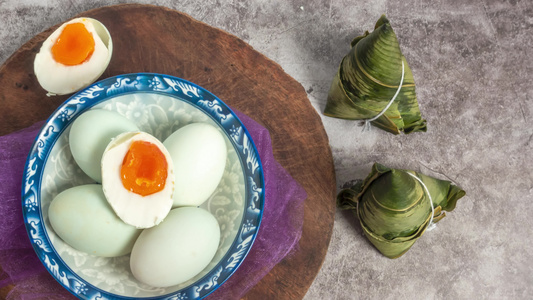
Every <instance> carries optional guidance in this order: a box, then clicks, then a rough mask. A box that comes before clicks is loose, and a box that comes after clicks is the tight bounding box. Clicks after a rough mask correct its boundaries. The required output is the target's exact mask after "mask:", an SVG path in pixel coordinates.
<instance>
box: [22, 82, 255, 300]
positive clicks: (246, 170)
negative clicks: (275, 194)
mask: <svg viewBox="0 0 533 300" xmlns="http://www.w3.org/2000/svg"><path fill="white" fill-rule="evenodd" d="M91 109H107V110H112V111H116V112H118V113H119V114H121V115H123V116H125V117H126V118H128V119H130V120H132V121H133V122H135V123H136V124H137V125H138V127H139V128H140V129H141V130H142V131H145V132H148V133H150V134H152V135H154V136H155V137H157V138H159V139H160V140H164V139H165V138H166V137H167V136H169V135H170V134H171V133H172V132H174V131H176V130H177V129H179V128H180V127H182V126H185V125H187V124H190V123H194V122H204V123H209V124H212V125H214V126H216V127H218V128H219V129H220V130H221V132H223V133H224V136H225V139H226V145H227V149H228V159H227V162H226V169H225V172H224V177H223V178H222V181H221V182H220V184H219V186H218V188H217V190H216V191H215V192H214V194H213V195H212V196H211V197H210V198H209V200H208V201H206V202H205V203H204V204H202V206H201V207H203V208H205V209H207V210H208V211H210V212H211V213H212V214H213V215H214V216H215V217H216V219H217V220H218V222H219V225H220V228H221V241H220V244H219V247H218V250H217V252H216V255H215V257H214V258H213V260H212V261H211V263H210V264H209V265H208V266H207V267H206V268H205V269H204V270H203V271H202V272H201V273H200V274H198V275H197V276H196V277H194V278H192V279H191V280H189V281H187V282H185V283H183V284H179V285H176V286H173V287H168V288H154V287H150V286H147V285H145V284H142V283H140V282H138V281H137V280H136V279H135V278H134V277H133V276H132V274H131V272H130V269H129V256H128V255H126V256H122V257H116V258H103V257H96V256H92V255H89V254H86V253H83V252H80V251H77V250H75V249H73V248H72V247H70V246H69V245H67V244H65V243H64V242H63V241H62V240H61V239H60V238H59V237H58V236H57V235H56V234H55V233H54V231H53V229H52V228H51V226H50V223H49V220H48V207H49V205H50V202H51V201H52V199H54V197H55V196H56V195H57V194H59V193H60V192H62V191H64V190H65V189H67V188H70V187H73V186H78V185H82V184H86V183H91V182H92V180H91V179H90V178H89V177H88V176H87V175H85V173H84V172H82V171H81V169H80V168H79V167H78V166H77V164H76V163H75V161H74V159H73V158H72V154H71V152H70V148H69V143H68V136H69V134H68V133H69V131H70V127H71V124H72V122H73V121H74V120H75V119H76V118H77V117H79V116H80V115H81V114H83V113H84V112H86V111H88V110H91ZM263 204H264V180H263V170H262V166H261V161H260V159H259V155H258V153H257V149H256V148H255V145H254V143H253V141H252V138H251V137H250V134H249V133H248V131H247V130H246V128H245V127H244V125H243V124H242V123H241V121H240V120H239V119H238V118H237V116H236V115H235V114H234V113H233V112H232V111H231V110H230V109H229V108H228V106H226V104H224V103H223V102H222V101H221V100H220V99H218V98H217V97H216V96H214V95H213V94H211V93H210V92H208V91H207V90H205V89H203V88H202V87H200V86H197V85H195V84H193V83H190V82H188V81H185V80H183V79H180V78H176V77H172V76H168V75H162V74H151V73H138V74H127V75H120V76H116V77H111V78H108V79H105V80H102V81H100V82H97V83H95V84H93V85H91V86H89V87H87V88H85V89H84V90H82V91H80V92H78V93H77V94H75V95H73V96H72V97H70V98H69V99H68V100H67V101H65V103H63V104H62V105H61V106H60V107H59V108H58V109H57V110H56V111H55V112H54V113H53V114H52V116H51V117H50V118H49V119H48V120H47V122H46V123H45V125H44V126H43V128H42V130H41V132H40V133H39V135H38V136H37V138H36V140H35V142H34V144H33V146H32V149H31V151H30V154H29V156H28V160H27V162H26V166H25V170H24V179H23V186H22V205H23V215H24V222H25V225H26V229H27V232H28V234H29V237H30V241H31V243H32V244H33V247H34V249H35V251H36V252H37V255H38V256H39V258H40V260H41V261H42V263H43V264H44V266H45V267H46V268H47V269H48V271H49V272H50V273H51V274H52V276H53V277H54V278H55V279H56V280H57V281H58V282H59V283H60V284H61V285H63V286H64V287H65V288H66V289H67V290H69V291H70V292H71V293H73V294H74V295H76V296H77V297H79V298H81V299H129V298H143V297H147V298H151V299H168V300H170V299H172V300H177V299H197V298H203V297H205V296H206V295H208V294H209V293H211V292H213V291H214V290H215V289H217V288H218V287H219V286H220V285H221V284H222V283H223V282H224V281H225V280H226V279H228V278H229V277H230V276H231V275H232V274H233V273H234V272H235V270H236V269H237V268H238V267H239V266H240V264H241V263H242V261H243V260H244V258H245V256H246V254H247V253H248V251H249V250H250V248H251V246H252V243H253V241H254V239H255V237H256V235H257V231H258V229H259V224H260V222H261V217H262V212H263Z"/></svg>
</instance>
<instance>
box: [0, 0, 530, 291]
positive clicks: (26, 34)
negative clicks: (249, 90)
mask: <svg viewBox="0 0 533 300" xmlns="http://www.w3.org/2000/svg"><path fill="white" fill-rule="evenodd" d="M123 2H130V1H92V2H88V1H81V0H73V1H63V0H46V1H30V0H23V1H17V0H0V41H2V42H1V44H0V63H3V62H4V61H5V60H6V59H7V58H8V57H9V56H10V55H11V54H12V53H13V52H14V51H15V50H16V49H18V48H19V47H20V46H21V45H22V44H23V43H25V42H26V41H27V40H29V39H30V38H31V37H32V36H33V35H35V34H37V33H38V32H40V31H42V30H44V29H46V28H48V27H50V26H52V25H54V24H56V23H59V22H62V21H64V20H66V19H67V18H70V17H71V16H74V15H76V14H78V13H80V12H83V11H85V10H87V9H91V8H95V7H100V6H104V5H109V4H116V3H123ZM141 2H143V3H152V4H159V5H164V6H168V7H171V8H174V9H177V10H180V11H183V12H185V13H188V14H189V15H191V16H192V17H194V18H196V19H199V20H202V21H204V22H206V23H208V24H210V25H213V26H216V27H219V28H221V29H224V30H226V31H228V32H230V33H233V34H235V35H237V36H238V37H240V38H242V39H243V40H244V41H246V42H248V43H249V44H251V45H252V46H253V47H254V48H255V49H256V50H258V51H260V52H261V53H263V54H265V55H266V56H267V57H269V58H271V59H273V60H274V61H276V62H277V63H279V64H280V65H281V66H282V67H283V68H284V70H285V71H286V72H287V73H288V74H290V75H291V76H293V77H294V78H295V79H296V80H298V81H299V82H301V84H302V85H303V86H304V88H305V89H306V90H307V93H308V96H309V100H310V102H311V103H312V105H313V106H314V107H315V108H316V110H317V111H318V112H319V113H320V114H321V115H322V111H323V108H324V106H325V100H326V95H327V91H328V89H329V85H330V82H331V79H332V77H333V75H334V74H335V72H336V69H337V66H338V64H339V62H340V60H341V58H342V57H343V56H344V55H345V54H346V53H347V51H348V50H349V42H350V41H351V39H352V38H353V37H355V36H357V35H360V34H362V33H363V32H364V31H365V30H370V29H372V28H373V26H374V23H375V22H376V20H377V19H378V18H379V16H380V15H381V14H383V13H385V14H386V15H387V16H388V17H389V19H390V20H391V23H392V25H393V27H394V29H395V31H396V33H397V35H398V38H399V41H400V45H401V48H402V50H403V52H404V55H405V56H406V58H407V60H408V61H409V63H410V66H411V69H412V70H413V73H414V77H415V81H416V84H417V94H418V99H419V102H420V108H421V111H422V114H423V116H424V117H425V118H426V119H427V121H428V132H427V133H416V134H412V135H403V136H394V135H391V134H388V133H385V132H383V131H379V130H373V131H371V132H366V133H362V132H361V127H359V125H358V122H351V121H343V120H337V119H331V118H327V117H323V116H322V119H323V123H324V126H325V128H326V130H327V132H328V135H329V139H330V143H331V148H332V151H333V156H334V161H335V167H336V174H337V185H338V188H340V187H342V186H345V185H347V184H348V183H349V182H350V181H352V180H354V179H362V178H364V177H365V176H366V174H367V173H368V172H369V170H370V166H371V165H372V163H373V162H376V161H377V162H381V163H383V164H386V165H389V166H392V167H398V168H410V169H415V170H418V171H421V172H423V173H426V174H427V175H433V176H436V177H439V178H443V179H450V180H452V181H454V182H455V183H457V184H458V185H460V186H462V187H463V188H464V189H465V190H466V191H467V196H466V197H465V198H463V199H461V200H460V201H459V203H458V205H457V208H456V210H455V211H453V212H452V213H450V214H448V216H447V217H446V218H445V219H444V220H443V221H441V222H440V223H439V225H438V227H437V229H435V230H433V231H431V232H429V233H427V234H425V235H424V236H423V237H422V238H421V239H420V240H419V241H418V242H417V243H416V244H415V246H414V247H413V248H412V249H411V250H410V251H409V252H408V253H407V254H406V255H405V256H403V257H401V258H399V259H397V260H389V259H387V258H385V257H383V256H381V255H380V254H379V253H378V252H377V251H376V250H375V249H374V248H373V247H372V246H371V245H370V244H369V242H367V240H366V239H365V237H364V236H362V231H361V228H360V227H359V225H358V223H357V220H355V219H354V218H353V217H352V215H351V214H350V213H346V212H341V211H337V213H336V216H335V226H334V232H333V236H332V240H331V244H330V247H329V250H328V254H327V256H326V259H325V262H324V265H323V267H322V269H321V271H320V273H319V274H318V276H317V278H316V280H315V281H314V283H313V284H312V286H311V288H310V289H309V291H308V293H307V295H306V297H305V299H309V300H310V299H532V298H533V287H532V284H533V243H532V242H531V241H530V240H529V238H530V237H531V236H533V221H532V220H533V218H532V217H531V212H530V208H531V205H532V203H533V168H532V167H531V160H532V158H533V126H532V118H533V100H532V98H533V88H532V84H531V77H532V75H533V59H532V58H531V56H533V51H532V50H531V48H532V47H533V2H531V0H521V1H520V0H508V1H497V0H477V1H468V0H438V1H420V0H416V1H400V0H390V1H385V0H379V1H346V0H331V1H324V0H312V1H303V0H290V1H283V0H277V1H268V2H266V1H261V0H230V1H214V0H206V1H197V2H195V1H141ZM302 267H305V266H302Z"/></svg>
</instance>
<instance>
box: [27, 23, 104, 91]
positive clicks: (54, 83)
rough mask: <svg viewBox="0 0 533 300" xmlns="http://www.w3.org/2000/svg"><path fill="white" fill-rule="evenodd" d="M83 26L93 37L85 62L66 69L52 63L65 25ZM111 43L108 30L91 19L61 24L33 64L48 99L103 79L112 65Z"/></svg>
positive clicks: (44, 43) (61, 65) (46, 41)
mask: <svg viewBox="0 0 533 300" xmlns="http://www.w3.org/2000/svg"><path fill="white" fill-rule="evenodd" d="M71 23H82V24H84V25H85V27H86V28H87V30H88V31H89V32H90V33H92V35H93V39H94V42H95V49H94V52H93V53H92V55H91V57H89V59H87V61H85V62H83V63H82V64H79V65H74V66H66V65H63V64H61V63H59V62H57V61H55V60H54V58H53V56H52V53H51V49H52V46H53V45H54V44H55V42H56V41H57V39H58V38H59V36H60V35H61V32H62V31H63V29H64V28H65V26H66V25H67V24H71ZM112 53H113V41H112V39H111V35H110V34H109V31H108V30H107V28H106V27H105V26H104V25H103V24H102V23H101V22H99V21H98V20H95V19H92V18H76V19H73V20H70V21H68V22H65V23H63V24H62V25H61V26H60V27H59V28H58V29H56V30H55V31H54V32H53V33H52V34H51V35H50V36H49V37H48V38H47V39H46V40H45V41H44V42H43V44H42V46H41V48H40V50H39V53H37V55H36V56H35V60H34V67H33V68H34V73H35V76H36V77H37V80H38V81H39V84H40V85H41V86H42V87H43V88H44V89H45V90H46V91H48V93H47V95H48V96H52V95H64V94H70V93H73V92H75V91H78V90H80V89H82V88H84V87H86V86H88V85H89V84H91V83H93V82H94V81H96V79H98V77H100V75H102V74H103V73H104V71H105V69H106V68H107V66H108V65H109V62H110V61H111V56H112Z"/></svg>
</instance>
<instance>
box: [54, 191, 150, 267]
mask: <svg viewBox="0 0 533 300" xmlns="http://www.w3.org/2000/svg"><path fill="white" fill-rule="evenodd" d="M48 216H49V220H50V224H51V225H52V228H53V229H54V231H55V233H56V234H57V235H58V236H59V237H60V238H61V239H62V240H63V241H64V242H65V243H67V244H68V245H70V246H71V247H73V248H75V249H78V250H80V251H83V252H86V253H88V254H92V255H96V256H103V257H116V256H121V255H125V254H128V253H130V252H131V249H132V248H133V245H134V243H135V240H136V239H137V238H138V237H139V235H140V234H141V232H142V230H139V229H136V228H135V227H133V226H130V225H127V224H125V223H124V222H122V220H120V219H119V218H118V217H117V216H116V215H115V213H114V212H113V209H112V208H111V206H110V205H109V204H108V203H107V201H106V199H105V197H104V193H103V191H102V186H101V185H99V184H87V185H80V186H76V187H73V188H70V189H67V190H65V191H63V192H61V193H60V194H59V195H57V196H56V197H55V198H54V200H52V202H51V203H50V207H49V209H48Z"/></svg>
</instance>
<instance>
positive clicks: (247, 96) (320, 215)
mask: <svg viewBox="0 0 533 300" xmlns="http://www.w3.org/2000/svg"><path fill="white" fill-rule="evenodd" d="M83 16H87V17H92V18H95V19H98V20H99V21H101V22H102V23H103V24H105V25H106V27H107V28H108V30H109V32H110V33H111V36H112V38H113V44H114V53H113V57H112V59H111V63H110V65H109V67H108V69H107V70H106V71H105V73H104V74H103V75H102V77H101V78H105V77H109V76H114V75H119V74H124V73H136V72H156V73H164V74H169V75H173V76H177V77H181V78H184V79H186V80H189V81H192V82H194V83H196V84H198V85H200V86H202V87H204V88H206V89H207V90H209V91H211V92H212V93H214V94H215V95H217V96H218V97H219V98H220V99H222V100H223V101H224V102H226V103H227V104H228V105H230V106H231V107H233V108H235V109H237V110H239V111H241V112H243V113H245V114H247V115H248V116H250V117H251V118H253V119H255V120H256V121H258V122H259V123H261V124H262V125H263V126H265V127H266V128H267V129H268V130H269V132H270V134H271V138H272V145H273V150H274V157H275V158H276V160H277V161H278V162H279V163H280V164H281V165H282V166H283V167H284V168H285V169H286V170H287V171H288V172H289V173H290V174H291V175H292V176H293V178H294V179H296V180H297V181H298V182H299V183H300V184H301V185H302V186H303V187H304V188H305V190H306V192H307V194H308V198H307V199H306V201H305V205H304V206H305V208H304V227H303V234H302V238H301V240H300V243H299V248H298V251H296V252H295V253H293V254H292V255H290V256H289V257H286V258H285V259H284V260H283V261H282V262H281V263H280V264H278V265H277V266H276V267H275V268H274V269H273V270H272V271H271V272H270V273H269V274H268V275H267V276H265V277H264V278H263V279H262V280H261V281H260V282H259V284H258V285H257V286H255V287H254V288H253V289H252V290H251V291H250V292H249V293H248V294H247V295H246V297H245V298H246V299H301V298H303V296H304V295H305V293H306V291H307V289H308V288H309V286H310V285H311V283H312V281H313V280H314V278H315V276H316V275H317V273H318V271H319V270H320V267H321V265H322V263H323V260H324V257H325V255H326V251H327V248H328V245H329V241H330V238H331V234H332V228H333V220H334V212H335V193H336V186H335V171H334V166H333V159H332V155H331V150H330V147H329V143H328V138H327V135H326V132H325V130H324V128H323V126H322V123H321V120H320V117H319V116H318V114H317V113H316V111H315V109H314V108H313V107H312V106H311V105H310V103H309V100H308V98H307V94H306V92H305V90H304V88H303V87H302V86H301V85H300V84H299V83H298V82H297V81H296V80H294V79H293V78H291V77H290V76H289V75H287V74H286V73H285V72H284V71H283V70H282V68H281V67H280V66H279V65H278V64H276V63H275V62H273V61H271V60H269V59H268V58H266V57H265V56H263V55H262V54H260V53H259V52H257V51H255V50H254V49H253V48H252V47H251V46H249V45H248V44H246V43H245V42H243V41H242V40H240V39H239V38H237V37H235V36H233V35H231V34H228V33H227V32H224V31H222V30H219V29H216V28H213V27H210V26H208V25H206V24H204V23H202V22H199V21H196V20H194V19H192V18H191V17H189V16H187V15H185V14H183V13H180V12H177V11H174V10H170V9H166V8H163V7H157V6H149V5H137V4H125V5H117V6H110V7H104V8H99V9H95V10H91V11H88V12H86V13H83ZM57 27H58V25H57V26H54V27H52V28H50V29H48V30H47V31H45V32H42V33H40V34H38V35H37V36H35V37H34V38H33V39H32V40H31V41H29V42H28V43H26V44H25V45H24V46H23V47H21V48H20V49H19V50H18V51H17V52H16V53H15V54H13V55H12V56H11V57H10V58H9V59H8V60H7V61H6V63H5V64H4V65H3V66H2V67H1V68H0V108H1V114H2V118H1V119H0V135H4V134H7V133H10V132H13V131H16V130H18V129H22V128H25V127H27V126H29V125H31V124H33V123H34V122H36V121H39V120H43V119H46V118H47V117H48V116H49V115H50V114H51V113H52V112H53V111H54V110H55V109H56V108H57V106H58V105H59V104H61V103H62V102H63V101H65V100H66V99H67V98H68V95H67V96H57V97H51V98H47V97H46V96H45V91H44V90H43V89H42V88H41V87H40V86H39V83H38V82H37V80H36V78H35V75H34V73H33V59H34V56H35V54H36V53H37V52H38V50H39V48H40V45H41V43H42V41H43V40H44V39H45V38H46V37H47V36H48V35H49V34H50V33H51V32H52V31H53V30H54V29H55V28H57Z"/></svg>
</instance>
